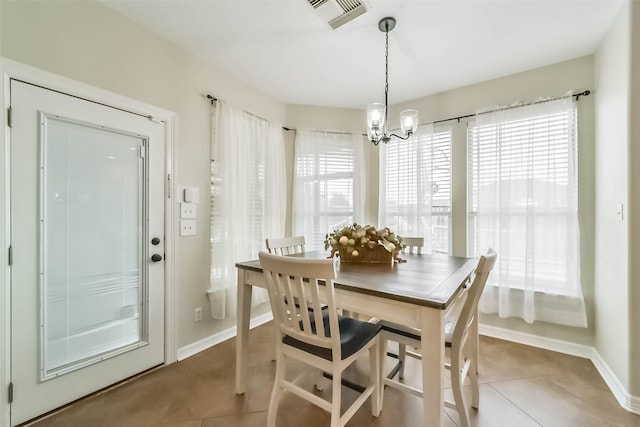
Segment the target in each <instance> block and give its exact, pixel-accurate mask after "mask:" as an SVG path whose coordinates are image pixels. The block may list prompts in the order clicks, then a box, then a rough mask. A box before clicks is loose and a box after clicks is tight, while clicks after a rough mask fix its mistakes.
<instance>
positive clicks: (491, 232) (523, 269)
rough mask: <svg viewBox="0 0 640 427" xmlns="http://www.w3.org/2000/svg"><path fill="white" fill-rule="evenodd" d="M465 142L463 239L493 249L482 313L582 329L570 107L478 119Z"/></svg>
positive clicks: (542, 106)
mask: <svg viewBox="0 0 640 427" xmlns="http://www.w3.org/2000/svg"><path fill="white" fill-rule="evenodd" d="M467 137H468V149H469V154H468V161H469V165H468V166H469V168H468V179H469V189H470V192H469V203H468V205H469V217H468V231H469V233H470V236H469V239H468V241H469V242H470V244H471V251H472V255H474V256H479V255H480V254H481V253H483V252H485V251H486V250H487V248H488V247H493V248H494V249H496V250H497V252H498V261H497V263H496V266H495V267H494V272H493V273H492V275H491V277H490V279H489V282H488V284H489V285H490V286H488V287H487V288H488V289H487V290H486V291H485V295H484V296H483V299H482V300H483V302H482V303H481V310H482V311H484V312H495V313H498V314H499V315H500V316H501V317H510V316H516V317H521V318H523V319H524V320H525V321H527V322H533V321H535V320H545V321H549V322H552V323H561V324H568V325H572V326H584V325H586V314H585V310H584V300H583V298H582V291H581V287H580V274H579V255H580V254H579V234H578V180H577V178H578V176H577V162H578V157H577V111H576V107H575V104H574V103H573V102H572V100H571V99H561V100H557V101H548V102H543V103H539V104H534V105H529V106H524V107H518V108H514V109H507V110H502V111H496V112H492V113H487V114H479V115H477V118H476V122H475V123H474V124H472V125H471V126H470V127H469V129H468V134H467ZM553 296H562V297H563V298H564V299H558V298H555V299H553V298H551V297H553Z"/></svg>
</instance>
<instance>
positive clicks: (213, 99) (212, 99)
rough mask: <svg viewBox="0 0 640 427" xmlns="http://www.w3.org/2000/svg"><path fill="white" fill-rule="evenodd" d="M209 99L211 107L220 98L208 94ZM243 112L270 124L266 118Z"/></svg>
mask: <svg viewBox="0 0 640 427" xmlns="http://www.w3.org/2000/svg"><path fill="white" fill-rule="evenodd" d="M207 99H210V100H211V105H213V103H214V102H217V101H218V98H216V97H215V96H213V95H209V94H207ZM243 111H244V112H245V113H247V114H249V115H252V116H253V117H257V118H259V119H262V120H264V121H266V122H268V121H269V120H267V119H265V118H264V117H261V116H259V115H257V114H254V113H251V112H249V111H246V110H243ZM282 129H283V130H295V129H289V128H288V127H285V126H282Z"/></svg>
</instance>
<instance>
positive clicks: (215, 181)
mask: <svg viewBox="0 0 640 427" xmlns="http://www.w3.org/2000/svg"><path fill="white" fill-rule="evenodd" d="M211 140H212V143H211V199H212V200H211V203H212V215H211V289H210V292H209V298H210V299H212V302H213V304H212V316H213V317H214V318H220V319H223V318H226V317H229V316H235V314H236V291H237V281H236V280H237V279H236V267H235V263H236V262H238V261H246V260H250V259H256V258H258V252H259V251H260V250H262V249H263V248H264V241H265V238H266V236H279V235H282V234H283V233H284V222H285V210H286V176H285V157H284V138H283V135H282V126H281V125H280V124H276V123H270V122H268V121H266V120H264V119H262V118H259V117H257V116H255V115H253V114H251V113H248V112H245V111H242V110H239V109H238V108H236V107H234V106H232V105H230V104H228V103H226V102H224V101H221V100H219V101H218V102H217V106H216V105H215V104H214V105H213V106H212V138H211ZM266 300H267V293H266V292H265V291H264V290H259V289H255V290H254V291H253V303H254V304H258V303H260V302H264V301H266Z"/></svg>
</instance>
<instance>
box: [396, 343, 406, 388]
mask: <svg viewBox="0 0 640 427" xmlns="http://www.w3.org/2000/svg"><path fill="white" fill-rule="evenodd" d="M398 361H399V362H400V371H398V378H400V379H404V366H405V365H406V363H407V346H406V345H405V344H401V343H398Z"/></svg>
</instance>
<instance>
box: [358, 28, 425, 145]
mask: <svg viewBox="0 0 640 427" xmlns="http://www.w3.org/2000/svg"><path fill="white" fill-rule="evenodd" d="M395 26H396V20H395V18H391V17H387V18H382V19H381V20H380V22H378V29H379V30H380V31H382V32H384V33H385V52H384V62H385V64H384V66H385V68H384V104H381V103H379V102H375V103H373V104H369V105H368V106H367V136H368V137H369V141H371V142H373V144H374V145H378V144H380V142H384V143H385V144H386V143H387V142H389V141H390V140H391V137H393V136H395V137H396V138H399V139H408V138H409V137H410V136H411V135H412V134H413V133H415V131H416V129H417V128H418V112H417V111H416V110H405V111H403V112H402V113H400V130H401V132H402V134H403V135H404V136H400V135H396V134H395V133H392V134H389V132H388V128H387V126H388V114H389V113H388V109H387V103H388V98H389V31H391V30H393V29H394V28H395Z"/></svg>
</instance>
